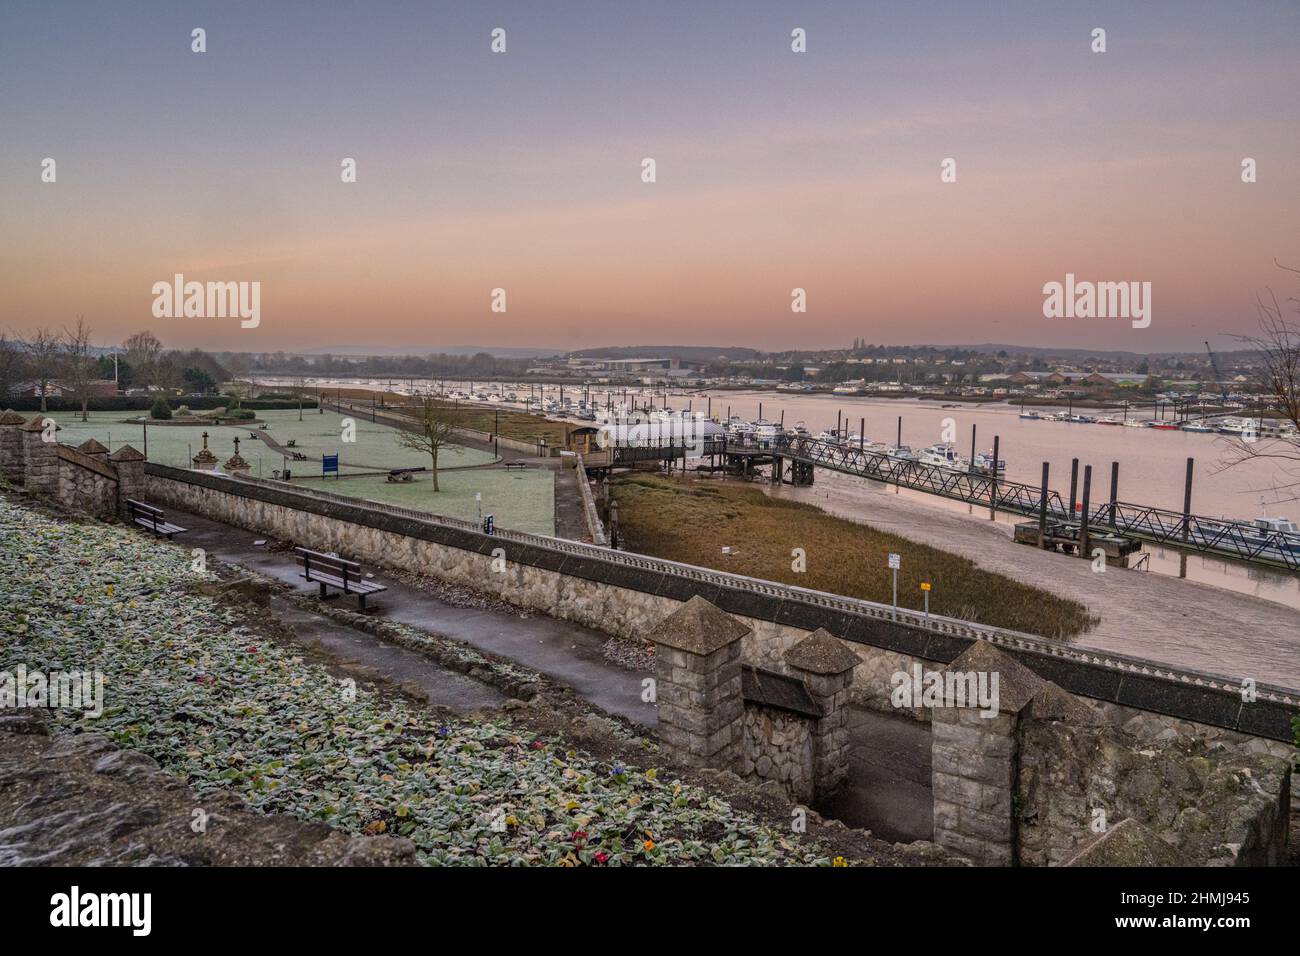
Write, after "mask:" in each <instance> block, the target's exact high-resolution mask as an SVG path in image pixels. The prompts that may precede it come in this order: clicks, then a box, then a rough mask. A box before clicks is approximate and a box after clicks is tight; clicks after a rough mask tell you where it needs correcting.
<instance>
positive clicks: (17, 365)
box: [0, 332, 27, 405]
mask: <svg viewBox="0 0 1300 956" xmlns="http://www.w3.org/2000/svg"><path fill="white" fill-rule="evenodd" d="M26 375H27V353H26V351H25V350H24V348H23V344H22V342H20V341H18V340H16V339H11V338H10V337H9V336H7V335H5V334H4V333H3V332H0V405H3V404H4V403H5V402H6V401H7V400H8V398H9V396H10V394H11V393H12V392H13V390H14V388H15V387H16V386H17V385H18V383H19V382H21V381H22V380H23V379H24V378H25V377H26Z"/></svg>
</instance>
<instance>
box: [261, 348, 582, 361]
mask: <svg viewBox="0 0 1300 956" xmlns="http://www.w3.org/2000/svg"><path fill="white" fill-rule="evenodd" d="M286 351H290V350H286ZM479 352H487V353H488V354H489V355H492V356H495V357H496V358H543V357H546V356H551V355H563V354H564V350H563V349H523V348H502V347H500V346H496V345H335V346H331V347H322V348H313V349H301V350H298V351H296V352H295V353H294V354H297V355H361V356H366V355H400V356H405V355H477V354H478V353H479Z"/></svg>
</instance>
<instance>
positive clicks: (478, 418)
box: [321, 388, 573, 445]
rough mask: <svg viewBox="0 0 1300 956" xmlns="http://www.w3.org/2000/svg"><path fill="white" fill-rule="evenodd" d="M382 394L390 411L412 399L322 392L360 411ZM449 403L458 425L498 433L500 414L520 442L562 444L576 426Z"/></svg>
mask: <svg viewBox="0 0 1300 956" xmlns="http://www.w3.org/2000/svg"><path fill="white" fill-rule="evenodd" d="M381 394H382V396H383V403H384V404H383V406H382V407H383V409H384V410H385V411H388V412H397V413H401V412H403V411H404V408H403V406H404V405H408V404H410V403H411V402H412V399H410V398H408V397H406V396H404V395H394V394H392V393H389V392H383V393H380V392H376V391H373V390H371V389H364V388H342V389H326V390H324V391H322V392H321V395H322V397H324V398H325V399H326V400H329V399H333V398H335V397H336V395H341V398H342V400H343V401H344V402H348V401H352V402H356V403H357V404H358V411H359V410H360V405H361V403H365V405H366V406H367V408H368V407H369V405H370V402H371V400H372V399H374V400H376V401H377V400H379V397H380V395H381ZM446 405H447V407H448V410H449V417H450V418H451V420H452V422H453V423H454V424H455V425H456V427H458V428H469V429H472V430H474V431H480V432H495V431H497V423H498V415H499V416H500V419H499V420H500V434H501V437H502V438H513V439H516V440H518V441H526V442H530V443H531V442H536V441H537V438H538V436H539V435H540V436H543V437H545V438H546V443H547V444H548V445H563V444H564V439H565V434H566V433H567V431H568V430H569V429H571V428H572V427H573V426H572V425H568V424H566V423H565V422H552V421H548V420H547V419H546V417H545V416H543V415H531V414H528V413H527V412H521V411H518V410H517V409H511V408H500V409H497V408H490V407H487V406H484V405H466V404H465V403H463V402H460V403H456V402H448V403H446Z"/></svg>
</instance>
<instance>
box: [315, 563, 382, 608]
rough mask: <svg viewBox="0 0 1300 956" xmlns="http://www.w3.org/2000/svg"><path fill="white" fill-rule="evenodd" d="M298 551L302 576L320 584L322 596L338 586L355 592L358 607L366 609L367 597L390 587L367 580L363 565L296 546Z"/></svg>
mask: <svg viewBox="0 0 1300 956" xmlns="http://www.w3.org/2000/svg"><path fill="white" fill-rule="evenodd" d="M293 550H294V551H296V552H298V561H299V563H300V564H301V565H302V576H303V577H304V578H306V579H307V580H308V581H311V582H312V583H313V584H319V585H320V596H321V597H327V596H328V594H329V592H328V588H337V589H338V590H340V591H342V592H343V593H344V594H353V595H356V598H357V607H359V608H361V610H363V611H364V610H365V609H366V597H367V595H370V594H375V593H378V592H379V591H387V590H388V588H387V587H385V586H384V585H382V584H379V583H377V582H375V581H367V580H366V579H365V577H364V576H363V575H362V573H361V565H359V564H357V563H356V562H355V561H348V560H346V559H345V558H336V557H334V556H332V555H328V554H321V552H319V551H309V550H308V549H306V548H294V549H293Z"/></svg>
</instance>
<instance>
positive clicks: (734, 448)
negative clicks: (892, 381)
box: [725, 435, 1300, 571]
mask: <svg viewBox="0 0 1300 956" xmlns="http://www.w3.org/2000/svg"><path fill="white" fill-rule="evenodd" d="M725 454H727V455H743V456H749V457H772V458H784V459H788V460H790V461H800V462H804V463H806V464H810V465H814V466H816V467H818V468H828V469H830V470H831V471H838V472H843V473H844V474H849V475H857V476H858V477H860V478H867V479H869V480H871V481H879V482H883V483H885V484H891V485H897V486H898V487H900V488H909V489H911V490H913V491H921V492H925V493H926V494H931V495H938V496H939V497H942V498H949V499H951V500H953V501H962V502H966V503H967V504H972V505H984V506H987V507H990V508H992V509H993V510H995V511H1005V512H1010V513H1012V514H1018V515H1025V516H1028V517H1035V518H1039V519H1043V518H1046V519H1047V520H1053V519H1055V520H1058V521H1065V522H1068V523H1073V524H1080V523H1082V520H1083V513H1082V510H1081V509H1071V507H1070V505H1069V504H1067V503H1066V502H1065V501H1064V500H1063V499H1062V498H1061V495H1060V494H1059V493H1058V492H1056V491H1053V490H1051V489H1050V488H1047V487H1046V485H1040V486H1035V485H1029V484H1024V483H1022V482H1017V481H1008V480H1006V479H1004V478H997V477H995V476H993V475H991V474H989V473H988V472H983V471H974V470H958V469H954V468H942V467H939V466H936V465H927V464H922V463H921V462H919V461H912V460H907V459H903V458H896V457H891V456H890V455H889V453H888V452H884V451H879V450H873V449H867V448H864V447H862V446H860V445H855V444H853V443H851V442H845V443H836V442H829V441H823V440H821V439H816V438H801V437H795V436H789V435H778V436H777V437H776V438H774V439H770V440H761V441H760V440H754V439H745V440H741V439H735V438H728V439H727V440H726V446H725ZM1087 519H1088V520H1087V523H1088V526H1089V528H1092V529H1095V530H1097V531H1107V532H1111V533H1116V534H1124V535H1129V536H1131V537H1134V538H1138V539H1140V540H1142V541H1149V542H1151V543H1153V544H1159V545H1163V546H1168V547H1171V548H1176V549H1182V550H1187V551H1196V552H1201V553H1204V554H1212V555H1215V556H1218V557H1227V558H1234V559H1236V560H1239V561H1246V562H1249V563H1252V564H1260V565H1267V566H1270V567H1275V568H1284V569H1286V570H1288V571H1300V534H1294V533H1288V532H1284V531H1278V530H1273V529H1265V528H1259V527H1256V526H1254V525H1251V524H1249V523H1245V522H1240V521H1232V520H1229V519H1225V518H1207V517H1202V516H1199V515H1194V514H1190V513H1183V512H1179V511H1173V510H1170V509H1165V508H1156V507H1152V506H1150V505H1140V504H1131V503H1129V502H1124V501H1116V500H1113V499H1112V500H1110V501H1104V502H1101V503H1098V504H1095V505H1093V504H1091V503H1090V504H1089V505H1088V516H1087Z"/></svg>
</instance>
